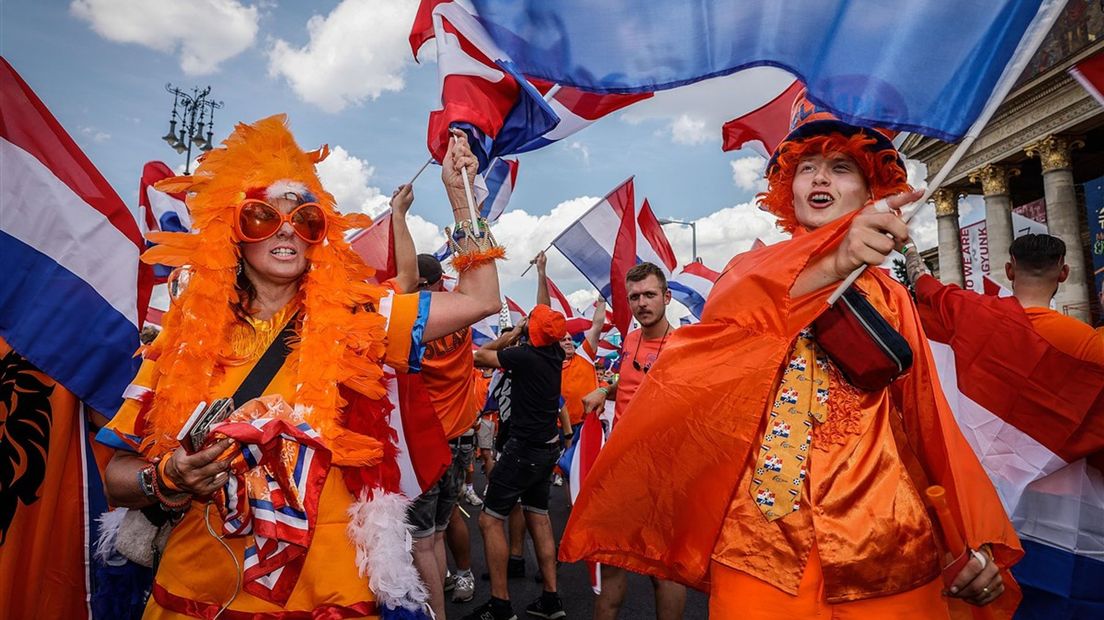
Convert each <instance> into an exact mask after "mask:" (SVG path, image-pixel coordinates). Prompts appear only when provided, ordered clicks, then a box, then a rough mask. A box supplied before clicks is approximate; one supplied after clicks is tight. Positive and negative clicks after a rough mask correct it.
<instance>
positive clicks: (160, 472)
mask: <svg viewBox="0 0 1104 620" xmlns="http://www.w3.org/2000/svg"><path fill="white" fill-rule="evenodd" d="M170 458H172V453H171V452H170V453H168V454H166V455H165V456H163V457H161V460H160V461H158V462H157V477H158V478H160V482H161V483H162V484H163V485H164V486H165V488H166V489H168V490H170V491H177V492H180V491H183V489H181V488H180V487H178V486H176V485H175V484H173V481H172V480H170V479H169V476H168V475H167V474H166V473H165V467H166V465H167V463H168V462H169V459H170Z"/></svg>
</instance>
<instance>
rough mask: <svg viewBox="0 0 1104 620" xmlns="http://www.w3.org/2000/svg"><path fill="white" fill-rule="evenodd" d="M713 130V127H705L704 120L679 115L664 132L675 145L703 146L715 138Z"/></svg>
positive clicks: (687, 115)
mask: <svg viewBox="0 0 1104 620" xmlns="http://www.w3.org/2000/svg"><path fill="white" fill-rule="evenodd" d="M714 129H715V128H713V127H707V125H706V121H705V119H704V118H700V117H697V116H690V115H689V114H679V115H678V116H677V117H675V120H673V121H671V124H670V125H668V126H667V129H666V132H667V133H670V135H671V141H672V142H674V143H675V144H691V145H693V144H704V143H705V142H708V141H709V140H710V139H711V138H715V137H716V136H714V135H713V134H714Z"/></svg>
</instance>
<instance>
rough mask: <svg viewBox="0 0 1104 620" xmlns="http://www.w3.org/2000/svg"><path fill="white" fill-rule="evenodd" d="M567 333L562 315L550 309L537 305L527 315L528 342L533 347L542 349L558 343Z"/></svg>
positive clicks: (565, 322)
mask: <svg viewBox="0 0 1104 620" xmlns="http://www.w3.org/2000/svg"><path fill="white" fill-rule="evenodd" d="M566 333H567V321H566V320H565V319H564V315H562V314H560V313H559V312H556V311H555V310H553V309H552V308H550V307H548V306H546V305H544V304H537V305H536V306H534V307H533V311H532V312H530V313H529V342H531V343H533V346H534V347H544V346H548V345H550V344H552V343H555V342H559V341H560V339H561V338H563V337H564V334H566Z"/></svg>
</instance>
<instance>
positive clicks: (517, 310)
mask: <svg viewBox="0 0 1104 620" xmlns="http://www.w3.org/2000/svg"><path fill="white" fill-rule="evenodd" d="M506 308H507V310H508V311H509V313H510V324H511V325H517V324H518V323H521V320H522V319H524V318H525V317H526V316H528V315H529V311H528V310H526V309H525V308H522V307H521V305H520V304H519V303H518V302H516V301H514V300H513V299H510V298H509V297H507V298H506Z"/></svg>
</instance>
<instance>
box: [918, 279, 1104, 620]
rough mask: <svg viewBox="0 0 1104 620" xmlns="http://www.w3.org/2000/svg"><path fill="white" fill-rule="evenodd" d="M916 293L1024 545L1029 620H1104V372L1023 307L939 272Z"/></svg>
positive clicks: (943, 376)
mask: <svg viewBox="0 0 1104 620" xmlns="http://www.w3.org/2000/svg"><path fill="white" fill-rule="evenodd" d="M916 292H917V305H918V308H919V309H920V315H921V320H922V322H923V326H924V330H925V331H926V332H927V335H928V337H929V339H930V346H931V349H932V353H933V354H934V359H935V362H936V367H937V370H938V374H939V381H940V383H941V384H942V388H943V393H944V394H945V395H946V397H947V401H948V403H949V404H950V405H951V409H952V410H953V411H954V414H955V417H956V419H957V420H958V423H959V426H960V427H961V429H962V432H963V434H964V435H965V437H966V439H967V441H968V442H969V443H970V445H971V447H972V448H973V449H974V451H975V452H976V453H977V455H978V458H979V460H980V461H981V464H982V466H983V467H984V468H985V470H986V473H988V475H989V477H990V479H991V480H992V482H993V485H994V486H995V487H996V489H997V492H998V494H999V495H1000V498H1001V501H1002V502H1003V504H1004V507H1005V509H1006V511H1007V512H1008V514H1009V515H1010V517H1011V520H1012V523H1013V525H1014V526H1015V527H1016V530H1017V532H1018V534H1019V535H1020V538H1021V540H1022V541H1023V545H1024V550H1025V552H1026V555H1025V556H1024V559H1023V560H1021V562H1020V563H1019V564H1018V565H1016V566H1015V567H1014V568H1013V573H1014V574H1015V576H1016V579H1017V580H1018V581H1019V583H1020V585H1021V586H1023V589H1024V602H1023V604H1022V605H1021V610H1020V614H1021V616H1022V617H1031V618H1034V617H1039V618H1044V617H1046V618H1051V617H1055V618H1056V617H1085V618H1088V617H1100V615H1101V614H1102V613H1104V597H1102V596H1101V594H1100V592H1099V589H1098V588H1095V587H1092V586H1089V585H1088V584H1100V583H1104V476H1102V475H1101V471H1100V468H1099V465H1100V464H1101V462H1102V461H1104V459H1102V458H1101V457H1104V367H1102V366H1099V365H1095V364H1090V363H1087V362H1083V361H1081V360H1079V359H1077V358H1074V357H1072V356H1069V355H1066V354H1065V353H1062V352H1061V351H1058V350H1057V349H1055V347H1053V346H1052V345H1050V344H1049V343H1048V342H1047V341H1046V340H1045V339H1043V338H1042V337H1041V336H1040V335H1039V334H1038V333H1037V332H1036V331H1035V329H1034V327H1033V326H1032V324H1031V322H1030V320H1029V319H1028V318H1027V315H1026V314H1025V313H1024V311H1023V309H1022V308H1021V307H1020V304H1019V302H1017V301H1016V300H1015V299H1008V298H1002V297H997V296H993V295H977V294H971V293H967V294H963V291H962V290H961V289H959V288H958V287H951V286H943V285H941V284H939V283H938V282H937V281H936V280H935V278H933V277H931V276H925V277H921V278H919V279H918V281H917V283H916ZM967 295H969V297H967ZM1086 457H1088V458H1086Z"/></svg>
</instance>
